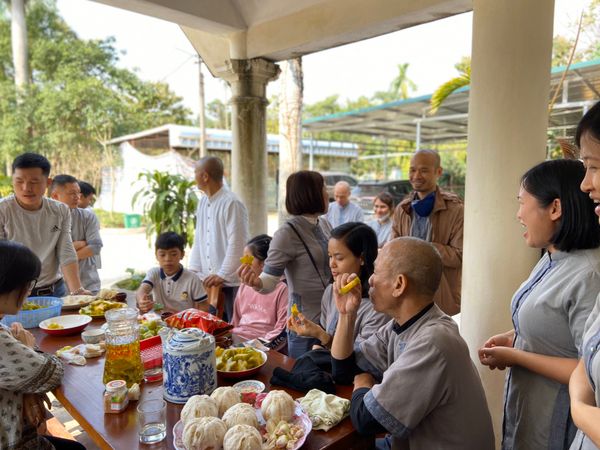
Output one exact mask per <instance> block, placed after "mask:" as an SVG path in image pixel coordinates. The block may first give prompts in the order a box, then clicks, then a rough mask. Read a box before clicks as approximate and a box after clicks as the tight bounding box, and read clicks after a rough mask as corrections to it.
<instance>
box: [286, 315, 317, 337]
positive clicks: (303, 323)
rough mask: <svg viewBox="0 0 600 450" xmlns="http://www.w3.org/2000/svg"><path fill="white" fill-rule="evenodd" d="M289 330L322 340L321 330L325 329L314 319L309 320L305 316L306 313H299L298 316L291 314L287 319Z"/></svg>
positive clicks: (299, 334)
mask: <svg viewBox="0 0 600 450" xmlns="http://www.w3.org/2000/svg"><path fill="white" fill-rule="evenodd" d="M287 327H288V330H291V331H293V332H294V333H296V334H297V335H298V336H305V337H314V338H317V339H319V340H320V338H321V331H322V330H323V329H322V328H321V327H320V326H319V325H317V324H316V323H314V322H313V321H312V320H308V319H307V318H306V317H304V314H302V313H298V318H295V317H294V316H293V315H291V316H290V317H289V318H288V321H287Z"/></svg>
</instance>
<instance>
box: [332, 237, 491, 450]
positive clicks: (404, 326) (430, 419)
mask: <svg viewBox="0 0 600 450" xmlns="http://www.w3.org/2000/svg"><path fill="white" fill-rule="evenodd" d="M441 276H442V261H441V258H440V255H439V253H438V251H437V250H436V249H435V248H434V247H433V245H431V244H429V243H427V242H425V241H423V240H420V239H417V238H411V237H405V238H397V239H395V240H393V241H390V242H389V243H387V244H386V245H385V246H384V247H383V249H382V250H381V251H380V252H379V255H378V256H377V259H376V261H375V271H374V273H373V275H372V276H371V278H370V280H369V284H370V286H371V289H370V291H369V296H370V298H371V302H372V303H373V309H375V310H376V311H377V312H380V313H384V314H386V315H388V316H390V317H392V318H393V320H391V321H390V322H389V323H388V324H387V325H384V326H383V327H382V328H380V329H379V331H377V332H376V333H375V334H374V335H372V336H371V337H370V338H369V339H367V340H366V341H363V342H362V343H360V344H359V345H357V346H356V347H354V342H353V332H354V326H355V323H356V317H357V311H358V306H359V305H360V301H361V292H360V287H356V288H354V289H353V290H352V291H351V292H350V293H348V294H345V295H340V294H339V290H340V288H341V287H342V286H343V285H344V284H346V283H347V282H348V279H349V278H350V274H343V275H341V276H338V278H337V280H336V281H335V284H334V286H333V291H334V296H335V301H336V307H337V308H338V311H339V313H340V315H339V319H338V324H337V328H336V332H335V334H334V338H333V344H332V348H331V355H332V365H333V375H334V378H335V380H336V383H340V384H349V383H351V382H352V380H354V392H353V394H352V403H351V408H350V418H351V420H352V424H353V425H354V427H355V428H356V430H357V431H358V432H359V433H360V434H373V435H375V434H378V433H389V435H388V436H387V437H386V438H385V439H381V440H379V439H378V440H377V448H378V449H383V448H388V449H389V448H391V449H392V450H397V449H406V448H410V449H411V450H429V449H444V450H492V449H493V448H494V432H493V429H492V421H491V417H490V414H489V411H488V407H487V402H486V399H485V394H484V391H483V387H482V385H481V381H480V379H479V375H478V373H477V370H476V369H475V366H474V365H473V362H472V361H471V359H470V356H469V349H468V348H467V344H466V343H465V341H464V340H463V339H462V337H461V336H460V334H459V332H458V327H457V325H456V323H454V321H453V320H452V319H451V318H450V317H448V316H447V315H446V314H444V313H443V312H442V311H441V310H440V309H439V308H438V307H437V306H436V305H435V303H434V302H433V297H434V294H435V292H436V291H437V289H438V285H439V282H440V279H441Z"/></svg>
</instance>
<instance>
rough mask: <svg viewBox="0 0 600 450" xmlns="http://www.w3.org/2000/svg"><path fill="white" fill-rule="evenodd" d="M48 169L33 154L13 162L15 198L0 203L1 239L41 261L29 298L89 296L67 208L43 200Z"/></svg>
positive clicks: (44, 198) (45, 160) (48, 165)
mask: <svg viewBox="0 0 600 450" xmlns="http://www.w3.org/2000/svg"><path fill="white" fill-rule="evenodd" d="M50 167H51V166H50V162H49V161H48V160H47V159H46V158H45V157H43V156H42V155H38V154H36V153H23V154H22V155H19V156H17V157H16V158H15V160H14V161H13V163H12V172H13V175H12V184H13V190H14V194H12V195H9V196H8V197H6V198H3V199H2V200H0V239H9V240H13V241H17V242H20V243H22V244H23V245H26V246H27V247H29V248H30V249H31V250H32V251H33V252H34V253H35V254H36V255H37V256H38V258H40V260H41V261H42V271H41V274H40V276H39V278H38V282H37V285H35V287H34V288H33V290H32V292H31V295H32V296H34V297H35V296H53V297H63V296H64V295H66V294H67V292H71V294H90V292H89V291H87V290H85V289H84V288H83V287H82V285H81V281H80V279H79V266H78V264H77V253H76V252H75V248H74V247H73V242H72V240H71V215H70V213H69V208H68V207H67V206H65V205H63V204H62V203H60V202H57V201H55V200H52V199H49V198H47V197H45V196H44V194H45V192H46V189H47V188H48V186H49V184H50V182H51V180H50V179H49V175H50ZM61 272H62V274H61ZM63 277H64V281H63ZM65 282H66V284H67V286H68V289H69V291H67V289H66V287H65Z"/></svg>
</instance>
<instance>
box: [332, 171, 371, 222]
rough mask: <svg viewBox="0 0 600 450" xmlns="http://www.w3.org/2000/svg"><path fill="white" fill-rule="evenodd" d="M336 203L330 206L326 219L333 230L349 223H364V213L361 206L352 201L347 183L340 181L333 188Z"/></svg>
mask: <svg viewBox="0 0 600 450" xmlns="http://www.w3.org/2000/svg"><path fill="white" fill-rule="evenodd" d="M333 197H334V198H335V201H333V202H331V203H330V204H329V209H328V210H327V214H326V215H325V217H326V218H327V221H328V222H329V223H330V224H331V226H332V227H333V228H335V227H339V226H340V225H342V224H344V223H347V222H363V221H364V213H363V210H362V208H361V207H360V206H358V205H356V204H354V203H352V202H351V201H350V185H349V184H348V183H347V182H346V181H338V182H337V183H336V184H335V186H334V187H333Z"/></svg>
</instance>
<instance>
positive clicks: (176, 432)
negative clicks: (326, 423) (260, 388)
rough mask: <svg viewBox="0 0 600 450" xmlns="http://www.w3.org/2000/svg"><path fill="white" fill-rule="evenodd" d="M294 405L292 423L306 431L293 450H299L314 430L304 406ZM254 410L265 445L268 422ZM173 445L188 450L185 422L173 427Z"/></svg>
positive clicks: (257, 408) (258, 410) (256, 408)
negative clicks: (185, 443)
mask: <svg viewBox="0 0 600 450" xmlns="http://www.w3.org/2000/svg"><path fill="white" fill-rule="evenodd" d="M259 396H262V397H261V400H262V399H263V398H264V397H265V396H266V394H259ZM259 403H260V402H259ZM294 403H296V409H295V410H294V417H293V418H292V423H293V424H294V425H298V426H300V427H301V428H302V430H303V431H304V435H303V436H302V437H301V438H300V439H298V440H297V441H296V445H294V447H292V450H297V449H299V448H300V447H302V445H303V444H304V441H306V438H307V437H308V434H309V433H310V431H311V430H312V422H311V421H310V418H309V417H308V414H306V412H305V411H304V409H302V405H300V403H298V402H294ZM254 410H255V411H256V417H257V419H258V423H259V425H260V430H259V431H260V435H261V436H263V443H264V434H265V425H266V422H265V419H264V418H263V416H262V412H261V411H260V408H259V407H256V406H255V408H254ZM173 445H174V446H175V450H186V448H185V447H184V445H183V422H182V421H181V420H179V421H178V422H177V423H176V424H175V426H174V427H173Z"/></svg>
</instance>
